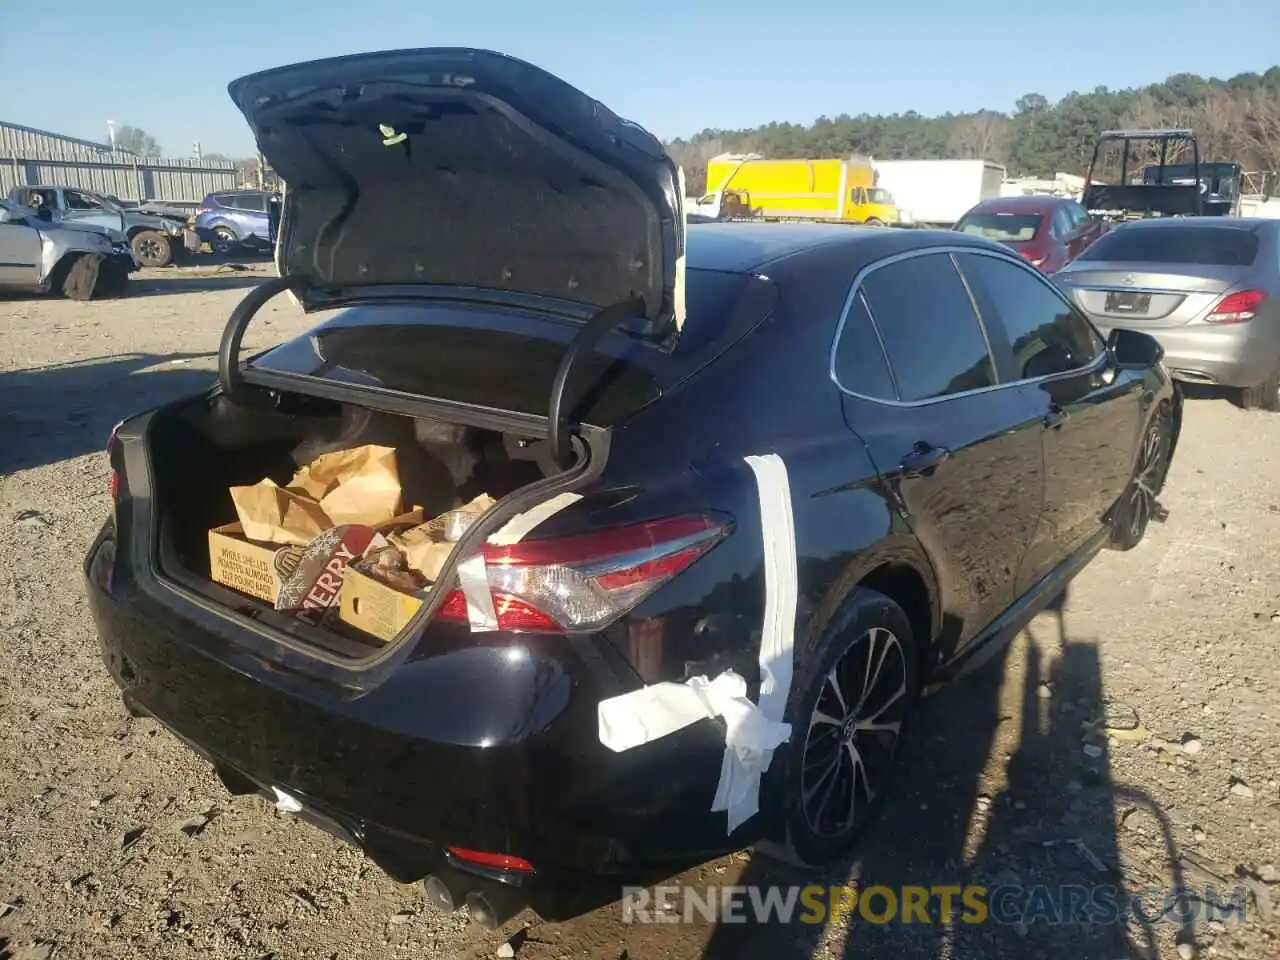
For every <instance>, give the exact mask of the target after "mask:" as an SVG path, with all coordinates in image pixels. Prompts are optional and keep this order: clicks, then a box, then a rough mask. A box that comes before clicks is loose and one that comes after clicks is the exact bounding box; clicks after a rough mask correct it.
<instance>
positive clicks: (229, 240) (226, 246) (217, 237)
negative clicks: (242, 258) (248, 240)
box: [209, 227, 240, 256]
mask: <svg viewBox="0 0 1280 960" xmlns="http://www.w3.org/2000/svg"><path fill="white" fill-rule="evenodd" d="M239 246H240V238H239V237H237V236H236V234H235V231H234V230H232V229H231V228H230V227H214V228H213V237H212V238H211V239H210V240H209V249H210V250H212V251H213V252H214V253H216V254H218V255H220V256H226V255H227V254H228V253H234V252H235V250H236V248H237V247H239Z"/></svg>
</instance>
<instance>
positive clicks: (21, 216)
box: [0, 201, 139, 300]
mask: <svg viewBox="0 0 1280 960" xmlns="http://www.w3.org/2000/svg"><path fill="white" fill-rule="evenodd" d="M138 267H139V264H138V261H137V259H136V258H135V257H134V255H133V252H132V251H131V250H130V249H129V248H128V246H126V245H124V244H119V243H114V242H113V241H112V240H111V238H110V237H109V236H108V235H107V234H106V233H105V232H104V231H102V230H100V229H98V228H97V227H87V226H75V225H72V224H63V223H46V222H44V221H42V220H40V219H39V217H37V216H36V215H35V211H33V210H29V209H27V208H25V207H22V206H19V205H16V204H12V203H9V202H7V201H0V290H3V291H18V292H28V293H50V292H54V293H61V294H62V295H64V296H66V297H69V298H70V299H72V300H89V299H92V298H94V297H115V296H121V295H122V294H124V293H125V292H126V290H127V289H128V282H129V274H131V273H132V272H134V271H135V270H137V269H138Z"/></svg>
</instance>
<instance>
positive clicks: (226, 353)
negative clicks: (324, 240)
mask: <svg viewBox="0 0 1280 960" xmlns="http://www.w3.org/2000/svg"><path fill="white" fill-rule="evenodd" d="M307 283H308V281H307V277H306V276H304V275H302V274H296V273H295V274H289V275H287V276H283V277H272V278H271V279H269V280H264V281H263V282H262V283H260V284H258V286H256V287H254V288H253V289H252V290H250V291H249V295H248V296H246V297H245V298H244V299H243V300H241V301H240V302H239V303H238V304H236V308H235V309H234V310H232V311H231V317H230V318H229V319H228V320H227V326H226V328H225V329H223V331H222V343H221V344H219V345H218V382H219V383H220V384H221V385H222V392H223V393H224V394H226V396H227V397H228V398H230V399H232V400H234V399H236V394H237V393H240V392H242V391H243V388H244V376H243V375H242V374H241V372H240V341H242V340H243V339H244V332H245V330H246V329H248V327H249V321H251V320H252V319H253V317H254V315H255V314H256V313H257V312H258V311H259V310H261V309H262V307H263V306H264V305H265V304H266V302H267V301H268V300H270V299H271V298H272V297H274V296H276V295H277V294H280V293H284V292H285V291H286V290H293V291H295V292H296V291H298V290H302V289H303V288H305V287H306V286H307Z"/></svg>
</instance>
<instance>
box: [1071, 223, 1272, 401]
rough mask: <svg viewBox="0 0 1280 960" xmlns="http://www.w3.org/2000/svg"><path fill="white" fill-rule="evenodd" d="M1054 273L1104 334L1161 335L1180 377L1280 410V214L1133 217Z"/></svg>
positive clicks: (1168, 360)
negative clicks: (1233, 390) (1116, 329)
mask: <svg viewBox="0 0 1280 960" xmlns="http://www.w3.org/2000/svg"><path fill="white" fill-rule="evenodd" d="M1053 279H1054V281H1055V282H1056V283H1058V284H1059V285H1061V287H1062V288H1063V289H1064V290H1066V292H1067V293H1068V294H1069V295H1070V296H1071V297H1072V298H1073V299H1074V300H1075V302H1076V303H1077V304H1078V305H1079V306H1080V307H1081V309H1083V310H1084V311H1085V313H1087V314H1088V315H1089V318H1090V319H1091V320H1093V322H1094V325H1095V326H1097V327H1098V328H1099V330H1101V332H1102V333H1103V335H1104V336H1105V335H1106V334H1107V333H1109V332H1110V330H1111V329H1112V328H1113V327H1126V328H1128V329H1131V330H1141V331H1143V332H1144V333H1149V334H1151V335H1152V336H1154V337H1155V338H1156V339H1157V340H1159V341H1160V344H1161V346H1162V347H1164V352H1165V360H1164V362H1165V366H1167V367H1168V368H1169V371H1170V372H1171V373H1172V374H1173V376H1174V377H1176V378H1177V379H1179V380H1183V381H1186V382H1188V383H1206V384H1216V385H1219V386H1224V387H1234V388H1237V389H1238V390H1239V391H1240V393H1239V400H1240V404H1241V405H1242V406H1244V407H1259V408H1262V409H1264V410H1280V220H1262V219H1249V218H1242V217H1178V218H1167V219H1164V218H1161V219H1152V220H1138V221H1134V222H1132V223H1126V224H1124V225H1122V226H1119V227H1116V228H1115V229H1113V230H1111V231H1110V232H1109V233H1106V234H1103V236H1101V237H1100V238H1098V240H1097V241H1096V242H1094V244H1093V245H1092V246H1090V247H1089V248H1088V249H1086V250H1085V251H1084V252H1083V253H1082V254H1080V256H1079V257H1078V258H1077V259H1076V260H1074V261H1072V262H1071V263H1069V264H1067V266H1065V267H1064V268H1063V269H1062V270H1060V271H1058V272H1057V273H1056V274H1054V277H1053Z"/></svg>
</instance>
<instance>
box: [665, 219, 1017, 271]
mask: <svg viewBox="0 0 1280 960" xmlns="http://www.w3.org/2000/svg"><path fill="white" fill-rule="evenodd" d="M939 244H955V245H964V246H975V247H991V246H992V245H993V244H992V242H991V241H985V240H983V239H981V238H980V237H973V236H970V235H966V234H963V233H957V232H954V231H950V230H914V229H910V230H902V229H895V228H891V227H860V226H856V225H853V224H839V223H770V222H766V223H751V222H748V221H731V222H724V223H691V224H689V225H688V230H687V232H686V248H687V259H686V261H685V262H686V265H687V266H688V267H690V268H691V269H701V270H723V271H726V272H730V273H746V272H750V271H753V270H757V269H759V268H760V267H762V266H764V265H765V264H767V263H773V262H776V261H778V260H783V259H786V258H789V257H792V256H796V255H799V254H804V253H806V252H809V251H813V250H818V249H829V248H831V247H833V246H846V247H849V248H850V250H851V252H853V250H854V249H856V256H857V257H858V258H859V259H861V260H862V261H864V262H866V261H871V260H875V259H878V258H879V257H885V256H891V255H893V254H895V253H901V252H903V251H904V250H911V249H915V248H917V247H929V246H938V245H939ZM1000 249H1003V248H1000ZM851 262H852V261H851Z"/></svg>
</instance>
